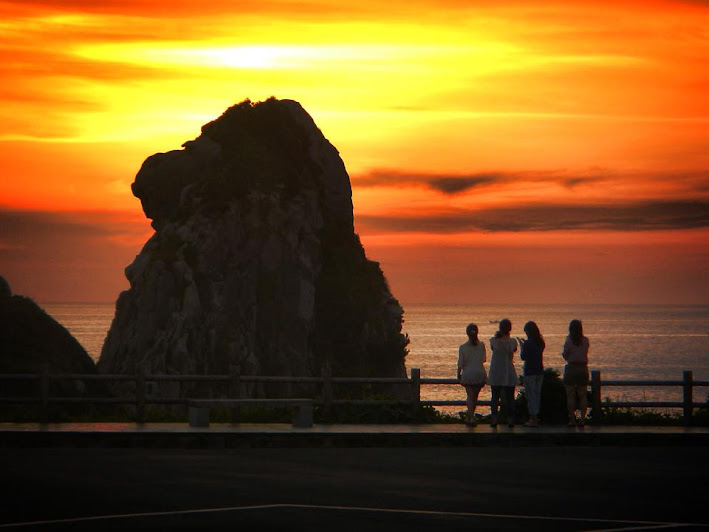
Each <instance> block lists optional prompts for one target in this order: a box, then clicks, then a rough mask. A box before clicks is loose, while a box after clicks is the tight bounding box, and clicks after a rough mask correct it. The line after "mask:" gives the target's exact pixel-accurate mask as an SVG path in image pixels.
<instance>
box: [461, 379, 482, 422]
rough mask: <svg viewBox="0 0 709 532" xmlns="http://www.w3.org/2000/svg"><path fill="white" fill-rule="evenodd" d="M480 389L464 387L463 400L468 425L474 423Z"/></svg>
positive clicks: (477, 387) (478, 387)
mask: <svg viewBox="0 0 709 532" xmlns="http://www.w3.org/2000/svg"><path fill="white" fill-rule="evenodd" d="M480 388H482V386H466V387H465V392H466V394H467V397H466V398H465V402H466V405H467V406H468V423H470V424H474V423H475V408H476V407H477V406H478V396H479V395H480Z"/></svg>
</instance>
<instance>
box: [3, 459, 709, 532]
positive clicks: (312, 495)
mask: <svg viewBox="0 0 709 532" xmlns="http://www.w3.org/2000/svg"><path fill="white" fill-rule="evenodd" d="M0 466H1V467H2V485H3V492H4V494H3V496H2V506H1V508H2V509H1V510H0V530H4V529H8V530H13V529H16V530H50V531H54V530H72V531H74V530H101V531H106V530H153V531H155V530H225V529H238V530H249V529H252V528H253V529H255V530H290V531H294V530H338V531H342V530H359V531H361V530H363V529H364V530H366V529H369V530H368V531H367V532H369V531H370V530H371V531H373V530H387V531H392V530H446V531H448V530H470V529H473V528H475V529H478V530H525V531H529V530H545V531H549V532H553V531H556V530H559V531H561V530H572V531H576V530H585V531H589V530H625V529H627V530H630V529H632V530H651V529H653V528H656V527H659V526H662V525H663V524H664V523H668V522H669V523H678V524H688V523H695V524H704V525H703V526H697V527H696V529H697V530H699V529H702V528H709V518H707V514H706V512H707V503H706V500H707V499H706V490H705V488H704V483H705V481H706V478H707V472H708V469H707V452H706V449H704V448H702V447H675V448H670V447H642V448H629V447H568V446H565V447H521V448H520V447H506V448H494V447H492V448H491V447H480V448H459V447H456V448H445V447H434V448H430V447H429V448H385V449H381V448H350V449H347V448H337V449H289V448H281V449H228V450H188V449H179V450H173V449H169V450H165V449H110V448H106V449H97V448H90V449H80V448H68V449H61V448H59V449H57V448H51V449H2V451H1V458H0ZM197 510H207V511H197ZM38 521H39V522H38ZM30 522H35V524H28V523H30ZM19 523H25V524H24V525H23V526H21V527H20V526H16V525H17V524H19ZM9 524H14V525H12V526H7V525H9ZM3 525H5V526H3ZM680 528H681V529H682V530H690V529H692V528H695V527H679V526H678V527H676V529H677V530H679V529H680ZM672 529H675V527H670V528H663V530H672Z"/></svg>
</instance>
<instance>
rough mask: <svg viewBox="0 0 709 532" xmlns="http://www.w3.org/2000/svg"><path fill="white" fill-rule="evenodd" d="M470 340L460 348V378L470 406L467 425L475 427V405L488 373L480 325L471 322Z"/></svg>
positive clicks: (466, 330) (469, 328) (468, 328)
mask: <svg viewBox="0 0 709 532" xmlns="http://www.w3.org/2000/svg"><path fill="white" fill-rule="evenodd" d="M465 334H467V335H468V341H467V342H465V343H464V344H462V345H461V346H460V347H459V348H458V380H459V381H460V384H461V385H463V386H464V387H465V393H466V394H467V397H466V400H465V402H466V405H467V407H468V417H467V420H466V422H465V424H466V425H468V426H470V427H474V426H476V425H477V422H476V421H475V407H477V405H478V396H479V395H480V390H481V389H482V387H483V386H485V381H486V380H487V375H486V373H485V366H483V363H484V362H486V361H487V353H486V352H485V344H484V343H482V342H481V341H479V340H478V326H477V325H475V324H474V323H469V324H468V326H467V327H466V328H465Z"/></svg>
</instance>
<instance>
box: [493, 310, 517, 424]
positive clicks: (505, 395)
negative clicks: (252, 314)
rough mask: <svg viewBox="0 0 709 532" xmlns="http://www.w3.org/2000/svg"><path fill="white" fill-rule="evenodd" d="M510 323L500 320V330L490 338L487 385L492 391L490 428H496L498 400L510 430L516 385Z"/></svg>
mask: <svg viewBox="0 0 709 532" xmlns="http://www.w3.org/2000/svg"><path fill="white" fill-rule="evenodd" d="M511 331H512V322H511V321H510V320H508V319H507V318H505V319H504V320H500V330H499V331H497V332H496V333H495V336H493V337H492V338H490V347H491V348H492V356H491V357H490V373H489V374H488V379H487V381H488V383H489V384H490V388H491V390H492V398H491V405H490V410H491V411H492V419H491V420H490V427H492V428H495V427H497V409H498V407H499V403H500V400H502V404H503V405H504V408H505V410H507V422H508V424H509V426H510V428H512V427H514V426H515V421H514V419H515V386H516V385H517V372H516V371H515V366H514V364H513V363H512V357H513V355H514V353H515V351H517V340H515V339H514V338H511V337H510V332H511Z"/></svg>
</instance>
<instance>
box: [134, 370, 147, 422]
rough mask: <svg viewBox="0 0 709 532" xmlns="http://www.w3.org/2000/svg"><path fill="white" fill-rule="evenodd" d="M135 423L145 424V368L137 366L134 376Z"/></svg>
mask: <svg viewBox="0 0 709 532" xmlns="http://www.w3.org/2000/svg"><path fill="white" fill-rule="evenodd" d="M135 421H136V423H145V368H144V367H143V366H142V365H139V366H138V373H137V374H136V376H135Z"/></svg>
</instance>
